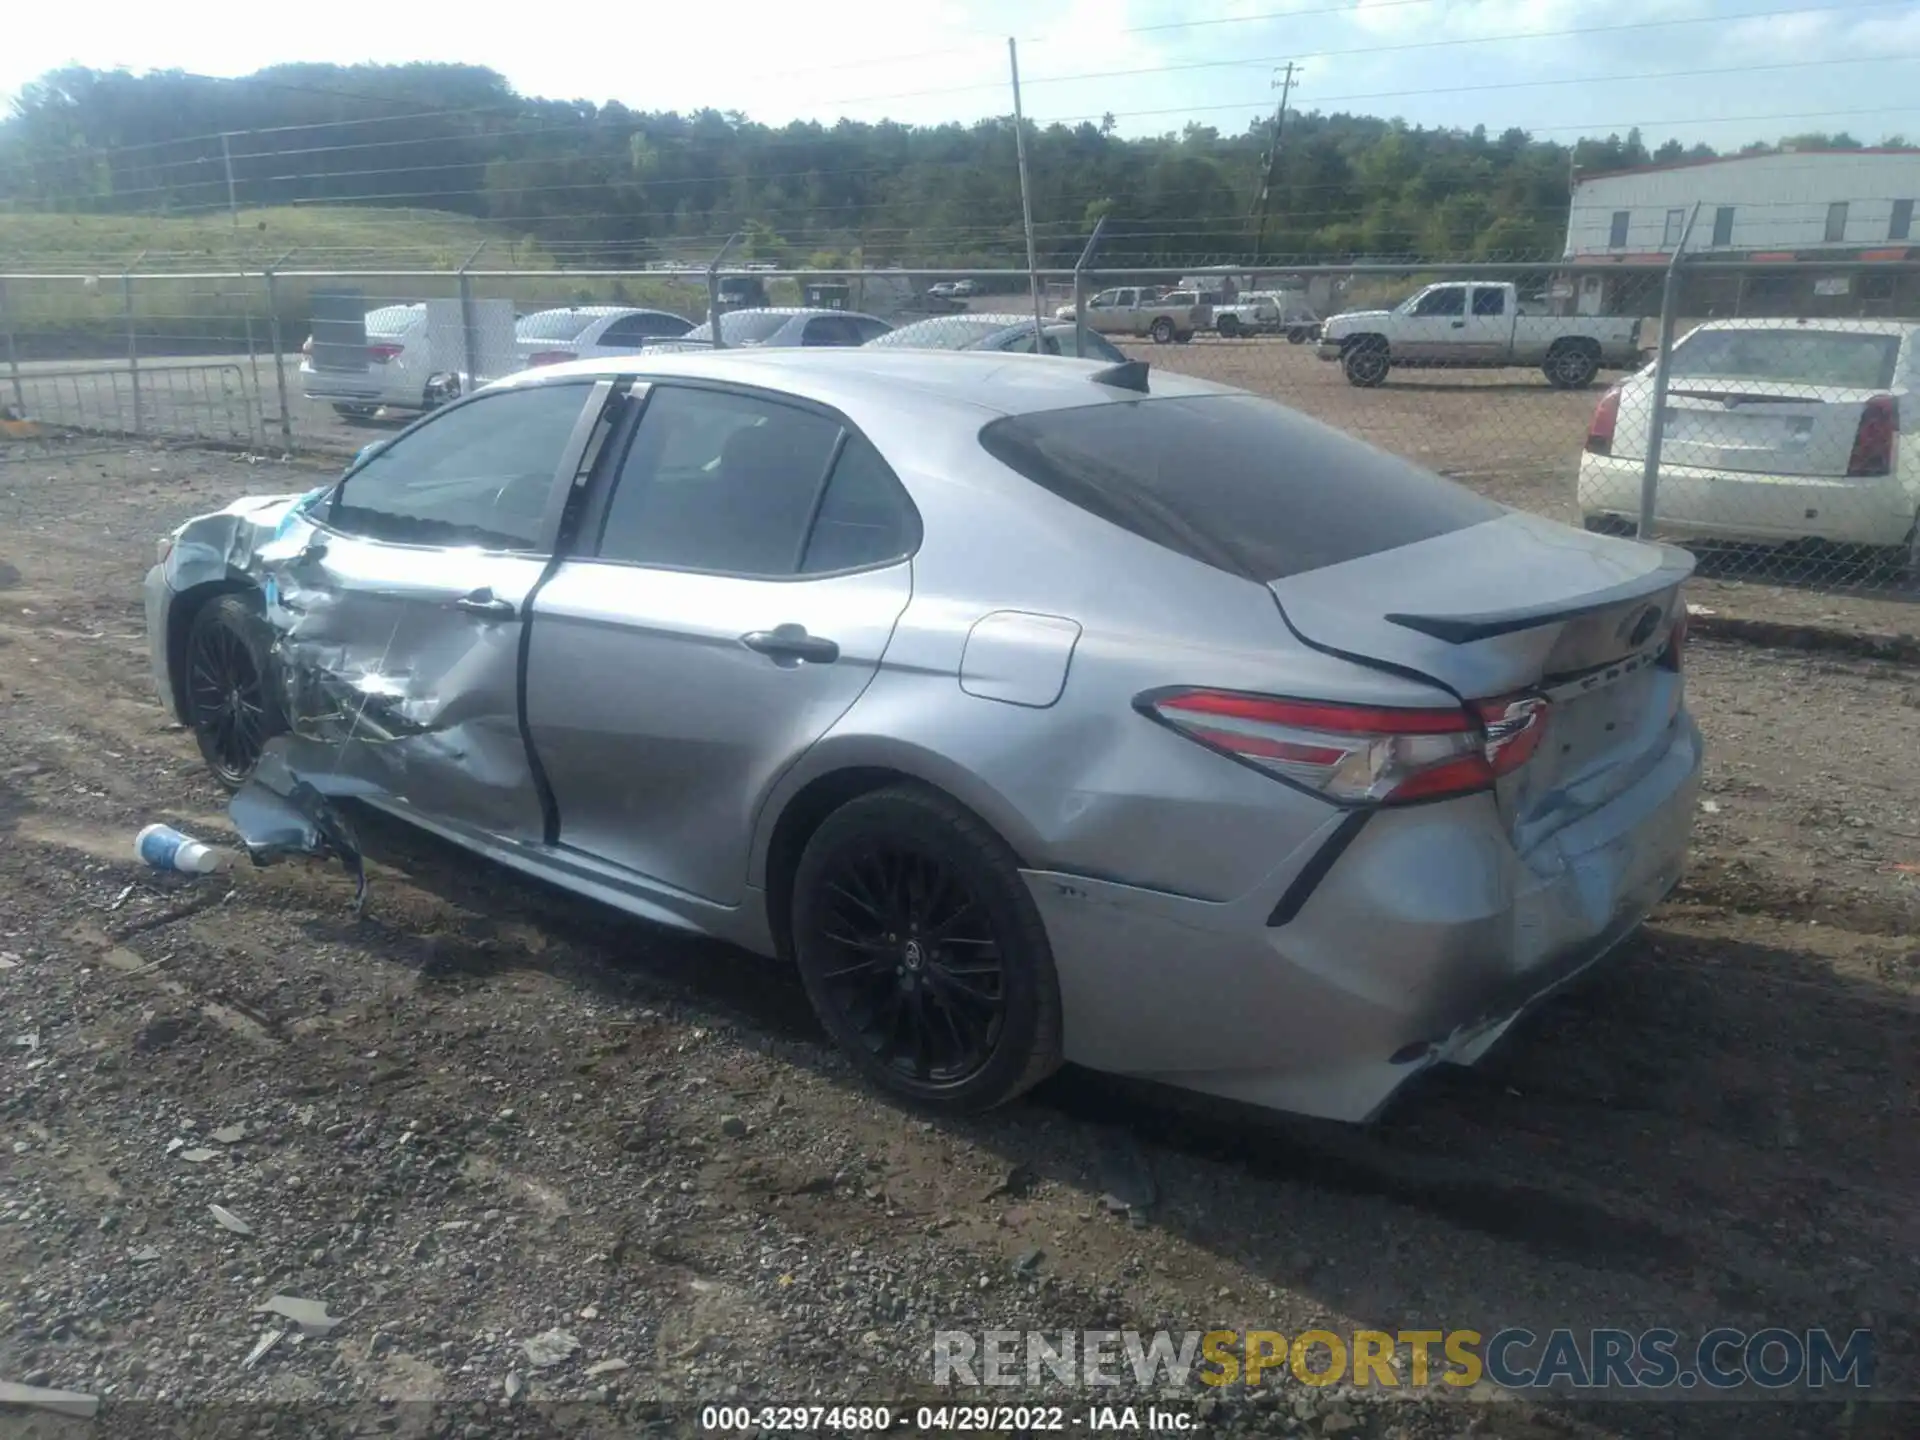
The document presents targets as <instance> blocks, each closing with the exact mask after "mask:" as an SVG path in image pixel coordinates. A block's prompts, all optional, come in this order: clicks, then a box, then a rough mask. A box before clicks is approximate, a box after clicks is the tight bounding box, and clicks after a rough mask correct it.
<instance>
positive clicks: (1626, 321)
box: [1319, 280, 1640, 390]
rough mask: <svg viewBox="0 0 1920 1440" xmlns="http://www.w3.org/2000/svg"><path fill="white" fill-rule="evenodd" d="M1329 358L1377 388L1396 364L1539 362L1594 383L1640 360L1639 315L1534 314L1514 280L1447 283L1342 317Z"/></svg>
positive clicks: (1578, 383)
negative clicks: (1392, 304)
mask: <svg viewBox="0 0 1920 1440" xmlns="http://www.w3.org/2000/svg"><path fill="white" fill-rule="evenodd" d="M1319 355H1320V358H1321V359H1322V360H1337V361H1339V362H1340V366H1341V368H1342V369H1343V370H1344V371H1345V372H1346V376H1347V382H1348V383H1349V384H1352V385H1360V386H1365V387H1369V388H1370V387H1372V386H1375V385H1378V384H1379V383H1380V382H1381V381H1382V380H1385V379H1386V378H1387V372H1388V371H1389V370H1391V369H1392V368H1393V367H1394V366H1396V365H1449V366H1481V367H1486V368H1502V367H1508V366H1527V367H1532V366H1535V365H1537V366H1539V367H1540V371H1541V373H1542V374H1544V375H1545V376H1546V377H1547V383H1548V384H1549V385H1552V386H1553V387H1554V388H1555V389H1558V390H1579V389H1583V388H1584V387H1586V386H1588V385H1590V384H1592V383H1593V377H1594V376H1595V375H1597V374H1598V373H1599V372H1600V370H1601V367H1603V366H1607V367H1611V368H1613V369H1632V368H1634V367H1635V366H1637V365H1639V363H1640V321H1639V320H1638V319H1637V318H1635V317H1633V316H1624V315H1622V316H1606V315H1564V316H1562V315H1529V314H1527V313H1526V312H1525V311H1524V310H1522V308H1521V305H1520V297H1519V294H1518V292H1517V291H1515V289H1514V288H1513V286H1512V285H1511V284H1504V283H1503V284H1495V283H1492V282H1490V281H1484V280H1474V281H1461V280H1456V281H1446V282H1443V283H1441V284H1438V285H1429V286H1427V287H1426V289H1424V290H1421V291H1419V292H1417V293H1416V294H1414V295H1413V296H1411V297H1410V298H1409V299H1407V300H1405V301H1403V302H1401V303H1400V304H1399V305H1397V306H1395V307H1394V308H1393V309H1391V310H1358V311H1354V312H1352V313H1350V314H1346V315H1336V316H1334V317H1333V318H1332V319H1331V320H1329V321H1327V323H1326V327H1325V328H1324V329H1323V330H1322V331H1321V333H1320V349H1319Z"/></svg>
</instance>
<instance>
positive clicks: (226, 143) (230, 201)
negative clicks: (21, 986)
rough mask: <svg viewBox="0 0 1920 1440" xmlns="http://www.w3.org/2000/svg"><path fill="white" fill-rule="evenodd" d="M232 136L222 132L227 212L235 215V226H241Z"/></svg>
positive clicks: (221, 160) (222, 159)
mask: <svg viewBox="0 0 1920 1440" xmlns="http://www.w3.org/2000/svg"><path fill="white" fill-rule="evenodd" d="M232 138H233V137H232V136H230V135H228V134H227V132H226V131H224V130H223V131H221V132H220V163H221V164H222V165H224V166H226V167H227V213H228V214H229V215H231V216H232V217H233V228H234V229H236V230H238V229H239V228H240V203H239V201H238V200H237V199H236V198H235V191H234V188H233V145H232V143H231V141H232Z"/></svg>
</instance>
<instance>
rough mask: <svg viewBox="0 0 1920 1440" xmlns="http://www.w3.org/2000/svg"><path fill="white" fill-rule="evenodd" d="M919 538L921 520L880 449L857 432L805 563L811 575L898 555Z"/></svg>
mask: <svg viewBox="0 0 1920 1440" xmlns="http://www.w3.org/2000/svg"><path fill="white" fill-rule="evenodd" d="M918 540H919V521H918V519H917V517H916V516H915V514H914V511H913V507H912V506H911V505H910V504H909V503H908V501H907V497H906V493H905V492H904V491H903V490H901V488H900V482H899V481H898V480H896V479H894V478H893V472H892V471H891V470H889V469H888V468H887V462H886V461H884V460H882V459H881V458H880V452H879V451H878V450H875V449H874V448H873V446H872V445H870V444H868V443H867V441H866V440H864V439H863V438H861V437H860V436H858V435H849V436H848V437H847V444H846V448H845V449H844V450H842V451H841V452H840V459H839V461H838V463H837V464H835V465H834V467H833V478H832V479H831V480H829V481H828V482H827V493H826V495H825V496H824V497H823V498H822V499H821V501H820V514H819V516H818V517H817V518H816V519H815V520H814V522H813V533H812V535H810V536H809V537H808V538H807V550H806V556H805V558H804V559H803V560H802V561H801V564H800V569H801V570H802V571H803V572H804V573H806V574H809V575H817V574H821V573H824V572H826V571H831V570H854V569H858V568H859V567H861V566H863V565H878V564H881V563H883V562H884V561H888V560H897V559H899V558H900V557H901V556H903V555H906V554H908V553H909V552H911V551H912V549H913V547H914V545H915V544H916V543H917V542H918Z"/></svg>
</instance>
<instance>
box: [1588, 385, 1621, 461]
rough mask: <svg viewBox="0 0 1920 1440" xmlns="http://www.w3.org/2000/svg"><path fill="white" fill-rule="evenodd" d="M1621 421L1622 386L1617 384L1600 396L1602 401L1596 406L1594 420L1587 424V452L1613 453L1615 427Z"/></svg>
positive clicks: (1590, 453)
mask: <svg viewBox="0 0 1920 1440" xmlns="http://www.w3.org/2000/svg"><path fill="white" fill-rule="evenodd" d="M1619 422H1620V387H1619V386H1618V385H1615V386H1614V387H1613V388H1612V389H1611V390H1609V391H1607V393H1606V394H1604V395H1602V396H1601V397H1600V403H1599V404H1598V405H1596V406H1594V409H1593V420H1592V422H1591V423H1590V424H1589V425H1588V426H1587V453H1588V454H1589V455H1611V454H1612V453H1613V427H1614V426H1615V425H1617V424H1618V423H1619Z"/></svg>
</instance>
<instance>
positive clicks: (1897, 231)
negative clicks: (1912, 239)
mask: <svg viewBox="0 0 1920 1440" xmlns="http://www.w3.org/2000/svg"><path fill="white" fill-rule="evenodd" d="M1912 231H1913V201H1911V200H1896V201H1894V202H1893V215H1892V217H1891V218H1890V219H1889V220H1888V221H1887V238H1888V239H1889V240H1905V239H1906V238H1907V237H1908V236H1909V235H1910V234H1911V233H1912Z"/></svg>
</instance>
